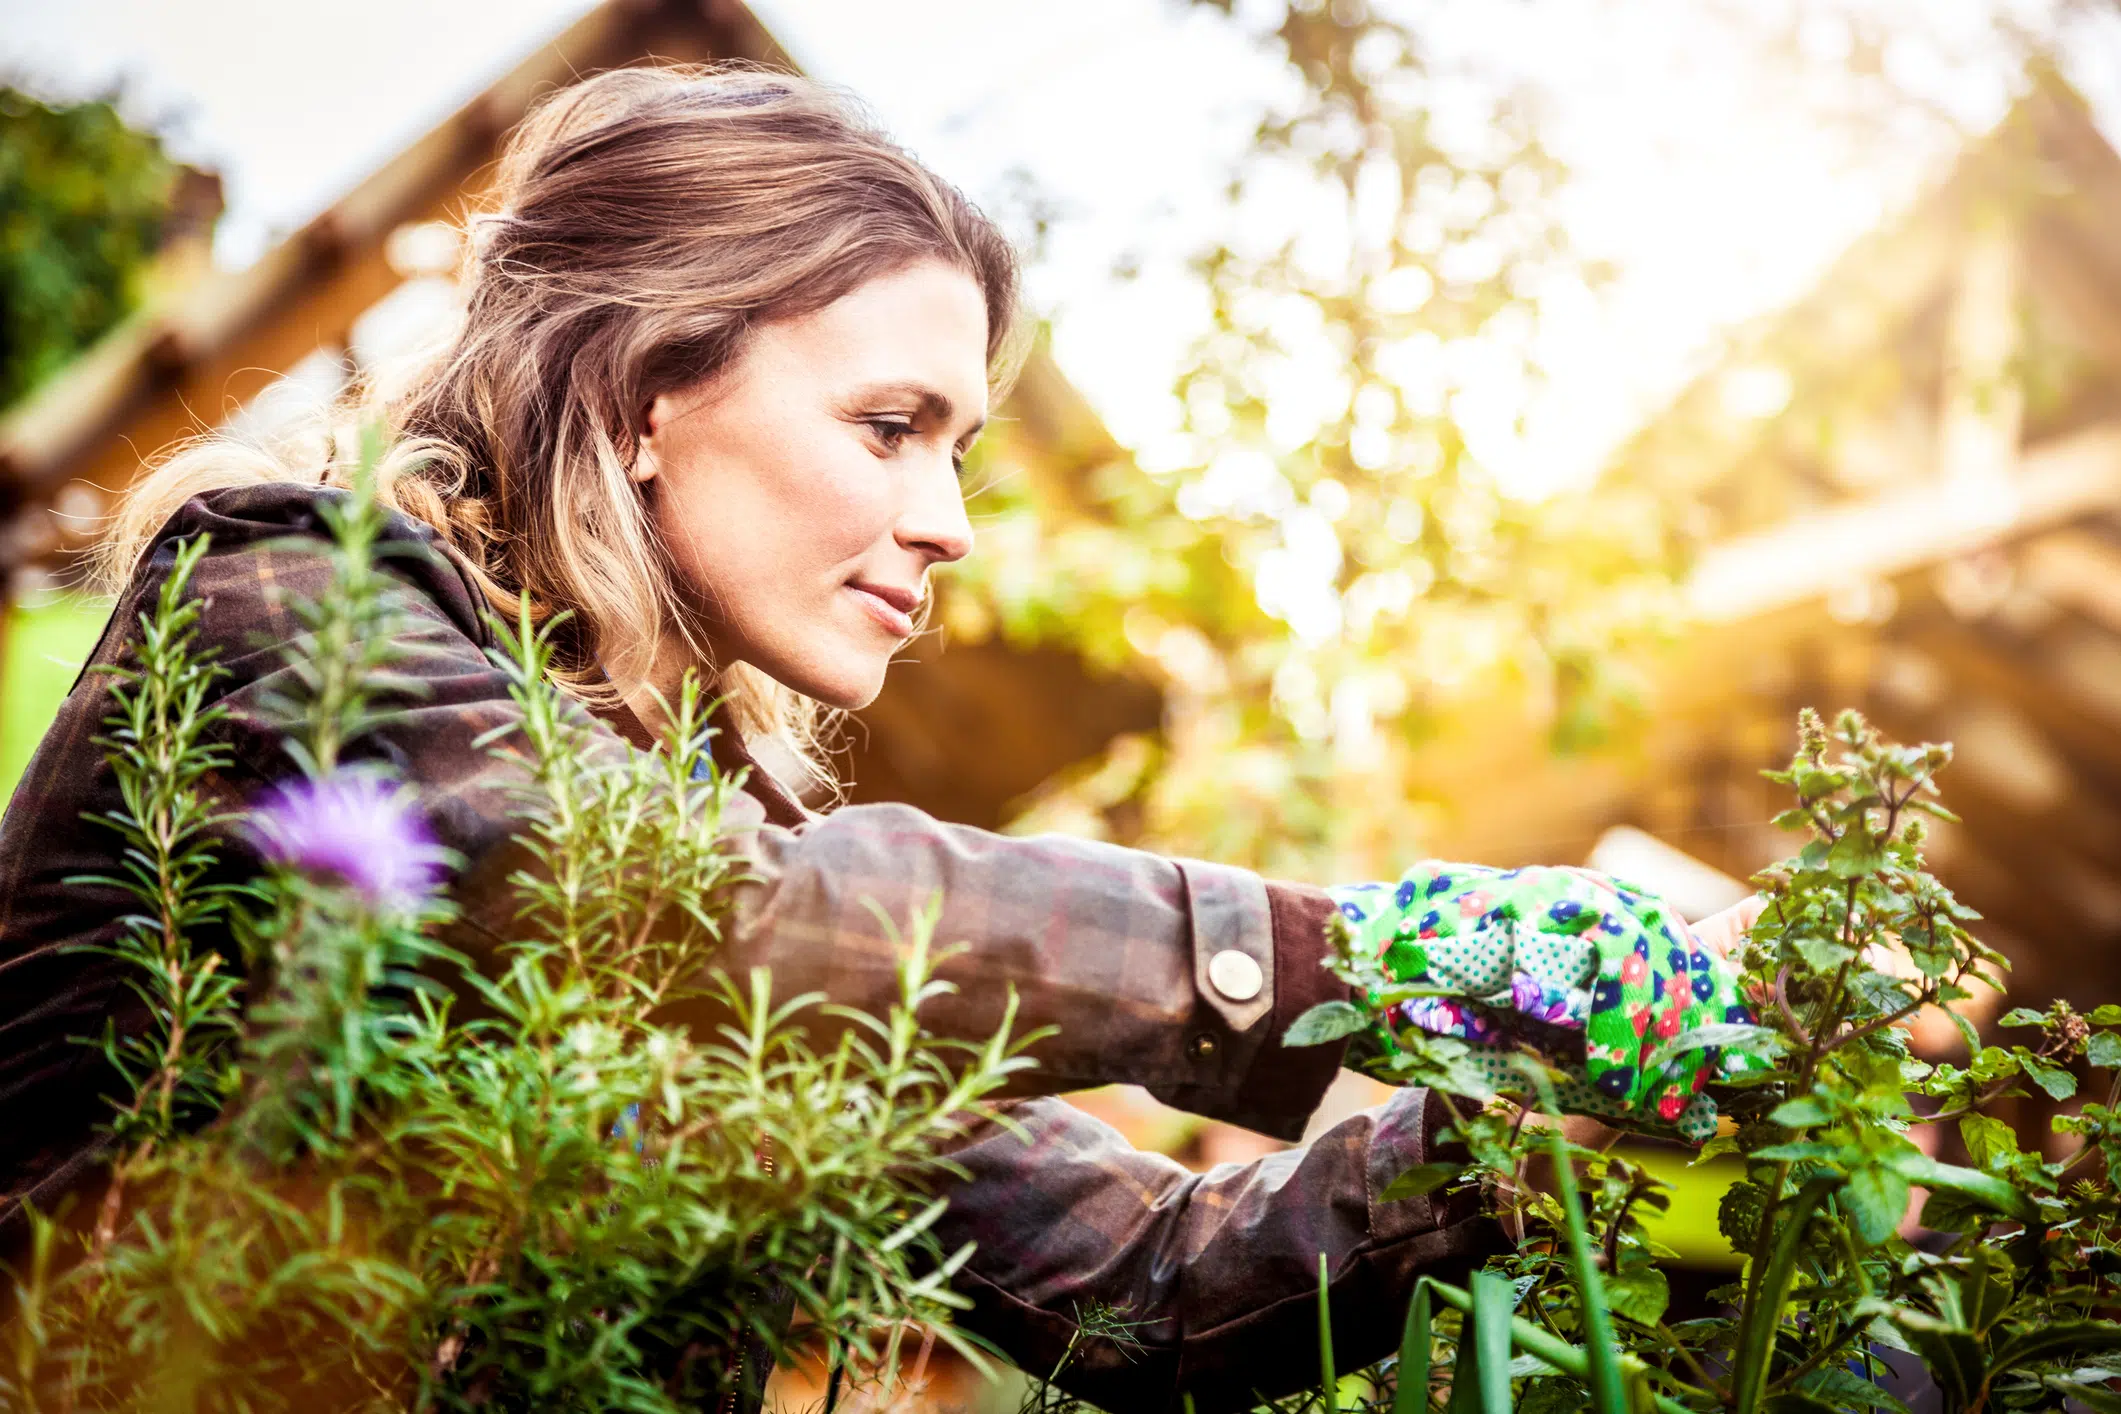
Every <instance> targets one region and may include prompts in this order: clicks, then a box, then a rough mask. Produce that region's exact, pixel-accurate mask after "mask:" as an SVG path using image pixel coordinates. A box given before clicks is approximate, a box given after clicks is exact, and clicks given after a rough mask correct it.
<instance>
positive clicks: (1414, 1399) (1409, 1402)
mask: <svg viewBox="0 0 2121 1414" xmlns="http://www.w3.org/2000/svg"><path fill="white" fill-rule="evenodd" d="M1430 1304H1431V1303H1430V1297H1429V1283H1428V1282H1427V1281H1426V1280H1422V1281H1417V1282H1415V1283H1414V1299H1413V1300H1412V1301H1410V1302H1408V1303H1407V1328H1406V1331H1405V1333H1404V1334H1403V1335H1401V1337H1400V1340H1399V1385H1398V1388H1397V1389H1396V1390H1395V1391H1394V1392H1393V1395H1392V1414H1429V1344H1430V1342H1429V1312H1430Z"/></svg>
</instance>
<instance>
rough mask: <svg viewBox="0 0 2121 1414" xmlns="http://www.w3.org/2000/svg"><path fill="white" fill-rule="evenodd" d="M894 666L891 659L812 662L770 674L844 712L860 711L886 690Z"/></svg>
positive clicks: (779, 680)
mask: <svg viewBox="0 0 2121 1414" xmlns="http://www.w3.org/2000/svg"><path fill="white" fill-rule="evenodd" d="M890 666H891V660H890V659H888V658H877V659H874V660H870V659H866V658H865V659H863V660H860V661H854V660H845V661H832V662H812V663H805V664H802V665H801V666H800V667H791V668H790V670H789V671H787V672H785V673H780V672H777V673H772V674H770V676H772V677H773V678H774V679H775V680H776V681H778V682H780V683H781V685H782V686H784V687H790V688H793V689H794V690H795V691H797V692H800V693H802V694H803V696H805V697H811V698H815V699H816V700H818V701H819V702H822V703H824V704H825V705H826V706H827V707H831V708H835V709H837V710H839V711H842V712H859V711H861V710H862V709H863V708H864V707H867V706H868V705H869V704H870V703H872V702H874V701H876V696H877V694H878V693H880V692H882V691H883V690H884V670H885V669H886V668H888V667H890Z"/></svg>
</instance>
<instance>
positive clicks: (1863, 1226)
mask: <svg viewBox="0 0 2121 1414" xmlns="http://www.w3.org/2000/svg"><path fill="white" fill-rule="evenodd" d="M1840 1198H1841V1206H1842V1207H1843V1208H1844V1209H1845V1210H1846V1211H1847V1212H1848V1215H1849V1216H1850V1217H1851V1218H1853V1219H1855V1223H1856V1231H1857V1233H1858V1234H1859V1235H1861V1236H1862V1238H1863V1240H1864V1241H1865V1242H1867V1243H1869V1244H1870V1245H1871V1246H1873V1247H1875V1246H1877V1245H1878V1244H1879V1243H1881V1242H1883V1241H1885V1240H1886V1239H1887V1238H1889V1237H1891V1236H1892V1235H1893V1233H1894V1232H1895V1231H1896V1230H1897V1229H1898V1228H1899V1226H1900V1222H1901V1219H1903V1218H1905V1217H1906V1216H1907V1200H1908V1181H1907V1178H1906V1176H1905V1175H1904V1174H1901V1173H1898V1172H1896V1171H1894V1170H1893V1169H1891V1168H1888V1167H1886V1166H1885V1165H1884V1164H1865V1165H1864V1166H1863V1167H1862V1168H1859V1169H1857V1170H1856V1171H1855V1172H1854V1173H1852V1174H1850V1175H1849V1180H1848V1183H1847V1185H1846V1186H1844V1187H1843V1188H1842V1190H1841V1193H1840Z"/></svg>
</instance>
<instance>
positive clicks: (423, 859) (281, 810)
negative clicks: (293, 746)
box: [251, 771, 444, 908]
mask: <svg viewBox="0 0 2121 1414" xmlns="http://www.w3.org/2000/svg"><path fill="white" fill-rule="evenodd" d="M251 824H252V826H253V829H254V831H255V833H256V836H257V839H258V845H259V848H260V849H261V850H262V851H263V852H264V854H265V857H266V858H267V859H270V860H272V861H273V862H274V863H276V864H284V865H286V866H288V867H289V868H291V869H295V870H298V871H300V872H301V873H304V874H308V875H311V876H313V877H318V878H328V879H336V880H339V881H341V882H343V883H345V884H346V885H347V886H348V887H350V888H352V889H353V890H354V892H356V893H358V894H360V895H361V896H362V897H363V898H364V899H366V900H367V901H368V903H369V904H370V905H371V906H372V907H378V908H385V907H393V908H405V907H409V906H411V905H412V904H414V903H416V902H417V901H418V900H419V899H420V898H421V897H422V896H423V895H425V894H428V893H431V892H432V891H433V890H434V888H435V886H436V885H437V884H438V883H439V882H440V880H441V875H442V864H443V859H444V852H443V850H442V849H441V848H440V847H439V846H438V845H436V843H435V840H434V835H433V834H432V833H431V832H430V831H429V830H428V828H427V822H426V821H425V820H423V819H422V818H420V814H419V811H418V810H417V809H416V808H415V807H414V805H413V802H412V797H411V793H410V792H408V791H405V790H402V789H400V788H398V787H396V786H393V785H390V784H389V783H387V782H385V781H383V780H381V779H379V778H378V777H376V776H375V775H373V774H370V773H368V772H362V771H340V772H338V773H336V774H334V775H331V776H327V777H325V778H324V779H323V780H321V781H290V782H288V783H286V784H284V785H280V786H276V787H274V788H273V790H272V791H271V792H270V793H269V794H268V795H267V796H266V797H265V799H264V800H263V801H262V802H261V803H260V804H259V806H258V807H257V810H256V812H255V813H254V814H253V815H252V817H251Z"/></svg>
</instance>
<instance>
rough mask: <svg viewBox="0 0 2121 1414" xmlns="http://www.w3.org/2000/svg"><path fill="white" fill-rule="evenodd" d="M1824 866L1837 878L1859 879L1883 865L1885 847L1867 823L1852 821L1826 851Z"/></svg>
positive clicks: (1876, 870)
mask: <svg viewBox="0 0 2121 1414" xmlns="http://www.w3.org/2000/svg"><path fill="white" fill-rule="evenodd" d="M1826 867H1827V871H1828V872H1829V873H1831V874H1832V875H1833V876H1834V877H1835V878H1837V879H1860V878H1862V877H1863V876H1864V875H1866V874H1875V873H1877V872H1878V871H1879V870H1880V869H1883V868H1884V867H1885V848H1884V846H1883V845H1882V844H1881V843H1880V842H1879V840H1878V837H1877V836H1876V835H1873V834H1872V833H1871V831H1870V827H1869V826H1868V825H1865V824H1862V823H1861V822H1852V823H1851V824H1850V825H1849V827H1848V829H1847V830H1846V831H1844V832H1843V833H1842V836H1841V838H1840V839H1838V840H1835V841H1834V847H1833V848H1832V849H1829V850H1828V851H1827V852H1826Z"/></svg>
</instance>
